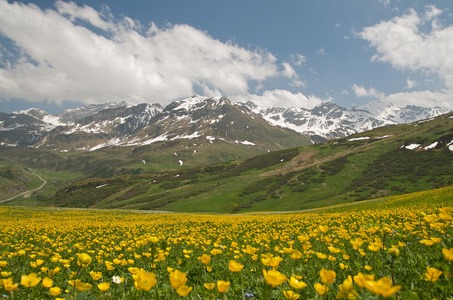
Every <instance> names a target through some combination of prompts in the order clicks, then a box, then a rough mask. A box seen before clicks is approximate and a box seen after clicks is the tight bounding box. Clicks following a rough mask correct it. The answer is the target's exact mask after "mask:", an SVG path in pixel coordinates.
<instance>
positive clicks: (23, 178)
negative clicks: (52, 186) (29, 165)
mask: <svg viewBox="0 0 453 300" xmlns="http://www.w3.org/2000/svg"><path fill="white" fill-rule="evenodd" d="M41 184H42V181H41V180H40V179H39V178H38V177H36V176H34V175H33V174H32V173H30V172H29V171H27V170H24V169H22V168H20V167H17V166H8V165H6V164H4V162H1V161H0V190H1V191H2V192H1V193H0V201H1V200H5V199H9V198H10V197H13V196H15V195H17V194H21V193H23V192H25V191H27V190H30V189H34V188H37V187H39V186H40V185H41Z"/></svg>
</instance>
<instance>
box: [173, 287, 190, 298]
mask: <svg viewBox="0 0 453 300" xmlns="http://www.w3.org/2000/svg"><path fill="white" fill-rule="evenodd" d="M190 291H192V287H188V286H185V285H183V286H180V287H179V288H178V289H177V290H176V292H177V293H178V295H179V296H181V297H185V296H187V294H189V293H190Z"/></svg>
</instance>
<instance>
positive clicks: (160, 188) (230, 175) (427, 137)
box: [41, 113, 453, 213]
mask: <svg viewBox="0 0 453 300" xmlns="http://www.w3.org/2000/svg"><path fill="white" fill-rule="evenodd" d="M452 169H453V114H452V113H450V114H447V115H443V116H440V117H436V118H434V119H432V120H424V121H419V122H415V123H411V124H406V125H395V126H385V127H381V128H378V129H374V130H371V131H367V132H364V133H361V134H358V135H354V136H352V137H350V138H343V139H337V140H332V141H329V142H326V143H323V144H316V145H312V146H306V147H301V148H292V149H286V150H282V151H275V152H272V153H267V154H262V155H260V156H255V157H251V158H248V159H246V160H241V161H230V162H227V163H221V164H216V165H211V166H198V167H193V168H183V169H179V170H173V171H167V172H165V171H159V172H152V173H149V174H142V175H123V176H118V177H114V178H110V179H85V180H83V181H81V182H78V183H75V184H72V185H70V186H67V187H65V188H63V189H61V190H60V191H59V192H58V193H57V194H56V195H55V196H54V197H52V198H50V199H48V200H47V201H43V202H42V203H41V205H56V206H70V207H96V208H128V209H153V210H164V211H186V212H189V211H190V212H223V213H227V212H247V211H270V210H275V211H279V210H283V211H287V210H301V209H307V208H314V207H321V206H327V205H335V204H342V203H347V202H353V201H360V200H364V199H370V198H376V197H382V196H390V195H399V194H403V193H409V192H415V191H421V190H428V189H432V188H438V187H442V186H449V185H453V176H452V175H453V174H452V171H451V170H452Z"/></svg>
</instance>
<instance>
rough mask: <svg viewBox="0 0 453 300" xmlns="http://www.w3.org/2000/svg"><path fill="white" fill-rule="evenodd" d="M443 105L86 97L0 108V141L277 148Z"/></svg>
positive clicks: (58, 146)
mask: <svg viewBox="0 0 453 300" xmlns="http://www.w3.org/2000/svg"><path fill="white" fill-rule="evenodd" d="M447 112H449V110H448V109H446V108H443V107H433V108H423V107H419V106H406V107H402V108H401V107H397V106H394V105H393V104H390V103H387V102H382V101H376V102H371V103H369V104H366V105H363V106H356V107H352V108H345V107H341V106H339V105H337V104H335V103H332V102H325V103H322V104H320V105H317V106H316V107H314V108H313V109H305V108H296V107H290V108H278V107H266V108H264V107H259V106H257V105H256V104H254V103H252V102H247V103H235V102H233V101H231V100H229V99H226V98H223V97H202V96H199V95H194V96H192V97H190V98H187V99H184V100H179V101H174V102H172V103H170V104H169V105H167V106H166V107H162V106H161V105H160V104H138V105H129V104H127V103H125V102H119V103H107V104H92V105H86V106H82V107H79V108H75V109H68V110H64V111H63V112H61V113H60V114H56V115H51V114H48V113H47V112H45V111H43V110H40V109H35V108H32V109H28V110H24V111H19V112H13V113H11V114H7V113H0V145H7V146H25V147H34V148H41V149H48V150H54V151H76V150H79V151H93V150H98V149H101V148H105V147H109V146H135V147H137V146H143V145H150V144H153V143H158V142H161V143H162V142H164V143H165V142H171V141H176V140H191V141H193V142H194V143H202V142H204V143H213V142H224V143H230V144H231V143H235V144H239V145H243V146H248V147H251V146H253V147H256V148H260V149H261V152H263V151H264V150H265V149H266V150H277V149H283V148H288V147H293V146H302V145H308V144H312V143H318V142H323V141H326V140H330V139H333V138H342V137H346V136H349V135H352V134H355V133H359V132H363V131H365V130H370V129H373V128H377V127H381V126H386V125H396V124H402V123H410V122H414V121H418V120H421V119H428V118H432V117H435V116H438V115H441V114H445V113H447Z"/></svg>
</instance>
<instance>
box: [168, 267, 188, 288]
mask: <svg viewBox="0 0 453 300" xmlns="http://www.w3.org/2000/svg"><path fill="white" fill-rule="evenodd" d="M186 282H187V275H186V273H183V272H181V271H179V270H174V271H173V272H171V273H170V284H171V286H172V287H173V288H174V289H178V288H179V287H181V286H183V285H185V284H186Z"/></svg>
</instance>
